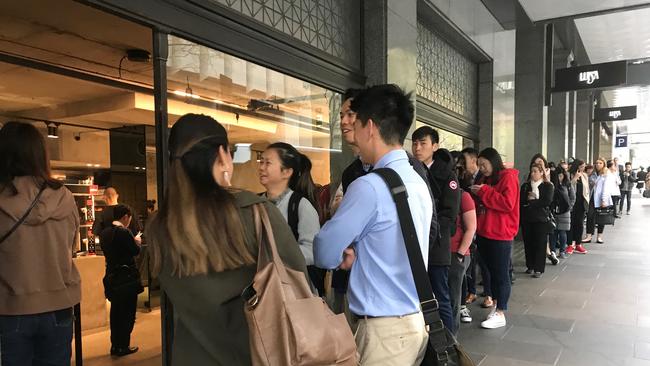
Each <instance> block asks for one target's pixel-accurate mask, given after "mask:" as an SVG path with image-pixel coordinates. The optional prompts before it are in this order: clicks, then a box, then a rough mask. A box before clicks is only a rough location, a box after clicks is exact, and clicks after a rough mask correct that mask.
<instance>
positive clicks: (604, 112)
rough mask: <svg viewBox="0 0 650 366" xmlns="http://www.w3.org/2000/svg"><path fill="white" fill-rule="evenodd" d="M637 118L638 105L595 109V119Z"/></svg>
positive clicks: (620, 119)
mask: <svg viewBox="0 0 650 366" xmlns="http://www.w3.org/2000/svg"><path fill="white" fill-rule="evenodd" d="M635 118H636V106H635V105H632V106H627V107H616V108H597V109H594V121H623V120H626V119H635Z"/></svg>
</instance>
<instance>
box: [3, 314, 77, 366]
mask: <svg viewBox="0 0 650 366" xmlns="http://www.w3.org/2000/svg"><path fill="white" fill-rule="evenodd" d="M72 318H73V317H72V308H70V309H63V310H58V311H52V312H48V313H42V314H32V315H0V353H1V354H2V362H0V364H2V366H63V365H66V366H69V365H70V357H71V355H72V343H71V342H72V324H73V322H72Z"/></svg>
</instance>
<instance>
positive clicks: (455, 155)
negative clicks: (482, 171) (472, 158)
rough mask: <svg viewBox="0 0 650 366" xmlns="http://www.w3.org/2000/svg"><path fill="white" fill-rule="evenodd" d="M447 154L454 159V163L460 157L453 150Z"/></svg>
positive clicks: (456, 151)
mask: <svg viewBox="0 0 650 366" xmlns="http://www.w3.org/2000/svg"><path fill="white" fill-rule="evenodd" d="M449 153H450V154H451V157H452V158H454V161H457V160H458V158H459V157H460V156H461V155H462V154H461V153H460V151H458V150H454V151H451V152H449Z"/></svg>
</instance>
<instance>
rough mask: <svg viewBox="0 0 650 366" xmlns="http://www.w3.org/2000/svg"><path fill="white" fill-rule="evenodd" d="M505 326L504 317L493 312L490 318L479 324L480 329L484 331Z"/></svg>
mask: <svg viewBox="0 0 650 366" xmlns="http://www.w3.org/2000/svg"><path fill="white" fill-rule="evenodd" d="M505 326H506V316H505V315H503V313H499V312H495V313H494V314H493V315H492V316H490V317H489V318H487V320H485V321H484V322H482V323H481V327H482V328H485V329H496V328H501V327H505Z"/></svg>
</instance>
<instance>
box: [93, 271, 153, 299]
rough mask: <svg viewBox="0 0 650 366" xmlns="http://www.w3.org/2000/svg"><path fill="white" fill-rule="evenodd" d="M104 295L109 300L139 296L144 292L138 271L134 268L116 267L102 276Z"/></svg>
mask: <svg viewBox="0 0 650 366" xmlns="http://www.w3.org/2000/svg"><path fill="white" fill-rule="evenodd" d="M103 282H104V294H105V295H106V298H107V299H109V300H111V299H112V298H113V297H114V296H116V295H117V296H119V295H129V294H134V293H135V294H139V293H142V292H143V291H144V287H142V282H141V280H140V271H138V269H137V268H136V267H135V266H129V265H125V264H122V265H117V266H114V267H113V268H111V269H110V270H109V271H107V273H106V276H104V280H103Z"/></svg>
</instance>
